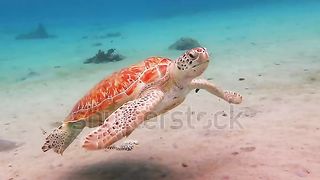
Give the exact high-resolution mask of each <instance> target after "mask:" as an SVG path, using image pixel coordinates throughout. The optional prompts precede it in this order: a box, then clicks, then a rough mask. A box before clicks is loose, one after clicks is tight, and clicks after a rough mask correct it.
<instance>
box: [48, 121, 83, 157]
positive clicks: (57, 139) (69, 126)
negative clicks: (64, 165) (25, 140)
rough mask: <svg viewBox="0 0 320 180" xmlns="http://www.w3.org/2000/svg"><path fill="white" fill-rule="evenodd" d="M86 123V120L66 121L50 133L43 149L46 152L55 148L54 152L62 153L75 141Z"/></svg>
mask: <svg viewBox="0 0 320 180" xmlns="http://www.w3.org/2000/svg"><path fill="white" fill-rule="evenodd" d="M84 124H85V123H84V121H78V122H64V123H63V124H62V125H61V126H59V127H57V128H56V129H54V130H53V131H52V132H51V133H50V134H49V136H48V137H47V138H46V141H45V143H44V145H43V146H42V151H43V152H46V151H48V150H50V149H53V151H54V152H56V153H58V154H61V155H62V153H63V152H64V150H65V149H66V148H67V147H68V146H69V145H70V144H71V143H72V142H73V141H74V139H75V138H76V137H77V136H78V135H79V134H80V132H81V131H82V129H83V128H84V127H85V125H84Z"/></svg>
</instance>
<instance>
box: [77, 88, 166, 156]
mask: <svg viewBox="0 0 320 180" xmlns="http://www.w3.org/2000/svg"><path fill="white" fill-rule="evenodd" d="M163 97H164V93H163V92H162V91H161V90H158V89H152V90H148V91H146V92H145V93H144V94H143V95H142V96H141V97H139V98H138V99H136V100H133V101H129V102H127V103H125V104H123V105H122V106H121V107H120V108H118V109H117V110H116V111H115V112H113V113H112V114H111V115H110V116H109V117H108V118H107V119H106V120H105V121H104V124H103V125H101V126H100V127H98V128H97V129H96V130H94V131H93V132H91V133H90V134H89V135H88V136H87V137H86V138H85V141H84V143H83V146H82V147H84V148H85V149H87V150H97V149H106V148H108V147H109V146H111V145H112V144H113V143H115V142H116V141H118V140H120V139H121V138H123V137H125V136H128V135H129V134H130V133H131V132H132V131H133V130H134V129H135V128H136V127H138V125H139V124H141V123H142V122H143V121H144V120H145V119H146V118H147V117H148V115H150V113H153V111H154V109H155V107H156V105H158V104H159V103H160V102H161V100H162V99H163ZM151 116H152V114H151Z"/></svg>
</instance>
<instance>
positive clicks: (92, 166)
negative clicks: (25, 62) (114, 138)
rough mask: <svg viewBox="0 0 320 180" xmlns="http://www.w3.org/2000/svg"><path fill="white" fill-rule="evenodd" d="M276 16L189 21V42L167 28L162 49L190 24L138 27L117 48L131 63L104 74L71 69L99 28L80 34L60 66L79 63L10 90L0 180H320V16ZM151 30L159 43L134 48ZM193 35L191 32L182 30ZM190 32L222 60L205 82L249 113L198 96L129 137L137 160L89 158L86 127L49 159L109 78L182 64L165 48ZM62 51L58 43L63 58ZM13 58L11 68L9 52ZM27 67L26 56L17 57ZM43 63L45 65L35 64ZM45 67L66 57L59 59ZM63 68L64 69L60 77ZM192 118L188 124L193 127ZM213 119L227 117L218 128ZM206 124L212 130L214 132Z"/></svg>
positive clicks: (4, 97) (101, 69)
mask: <svg viewBox="0 0 320 180" xmlns="http://www.w3.org/2000/svg"><path fill="white" fill-rule="evenodd" d="M280 9H281V8H280ZM272 10H273V11H274V13H273V16H272V17H268V16H264V15H265V14H263V13H261V12H260V11H258V10H257V12H251V13H247V14H244V15H243V17H247V18H241V17H240V19H241V21H240V22H239V21H236V20H230V19H232V18H230V17H224V16H223V15H219V14H213V15H211V16H209V18H208V19H210V17H212V18H211V19H212V22H211V21H209V22H207V21H206V22H202V21H200V22H196V21H192V22H194V23H199V24H197V25H195V26H192V27H186V28H184V31H181V32H179V31H178V30H176V29H174V28H172V29H170V28H169V29H166V30H165V31H166V33H170V32H172V33H171V35H168V36H166V38H163V39H161V38H159V37H158V36H157V33H160V32H161V31H160V30H159V27H161V26H163V25H167V26H168V27H170V25H172V24H175V25H177V24H176V23H177V22H186V21H189V20H190V19H189V18H188V19H184V17H179V18H181V19H179V18H176V19H172V20H170V21H166V20H159V24H160V25H159V24H148V23H145V24H143V23H141V24H139V23H138V24H134V23H133V24H129V25H127V26H125V27H122V29H121V28H119V30H123V33H124V34H126V36H128V37H127V39H125V40H121V41H120V42H119V43H118V44H117V46H118V47H123V49H124V50H123V53H125V54H126V55H127V56H128V55H129V60H128V61H123V62H119V63H113V64H110V63H109V64H103V65H99V66H95V65H88V66H87V65H82V64H81V62H79V65H74V61H76V60H75V59H81V58H83V57H86V56H85V55H84V53H83V54H81V53H80V55H81V58H80V57H79V56H80V55H79V52H82V50H83V49H85V48H86V47H85V44H88V42H82V41H79V40H78V39H79V37H81V36H80V35H86V33H88V32H89V31H90V28H88V29H89V30H88V29H86V30H84V32H82V33H81V32H78V34H77V33H75V34H76V35H79V34H80V35H79V36H78V37H77V38H78V39H77V38H74V39H77V41H73V39H72V38H70V39H68V40H65V41H66V42H65V43H63V46H66V48H64V50H61V52H64V53H65V54H63V53H62V55H60V56H61V57H60V58H61V59H67V57H70V58H73V60H71V61H70V62H67V63H66V62H64V63H65V64H63V63H60V62H59V61H54V60H52V61H50V63H49V65H48V66H43V67H33V68H34V69H36V70H37V68H38V69H44V67H45V68H48V67H51V70H50V71H47V69H45V70H43V71H40V70H39V73H40V74H41V75H40V76H39V77H33V78H30V79H27V80H23V81H14V82H13V83H9V82H7V81H5V82H3V83H2V84H1V86H0V88H1V91H0V97H1V104H0V109H1V119H0V127H1V131H0V145H1V146H0V167H1V169H0V179H41V180H42V179H60V180H61V179H221V180H229V179H230V180H231V179H232V180H233V179H244V180H248V179H250V180H251V179H264V180H275V179H283V180H288V179H290V180H293V179H313V180H317V179H320V153H319V152H320V141H319V139H320V122H319V121H320V111H319V105H320V103H319V102H320V88H319V87H320V54H319V52H320V39H319V37H320V36H319V35H320V27H319V24H320V18H315V17H320V16H319V13H318V12H317V11H316V8H315V7H313V6H311V7H305V8H301V7H292V9H290V8H289V10H291V11H292V12H291V11H289V10H287V11H288V12H291V13H292V14H295V18H292V17H291V16H290V15H287V16H286V15H283V14H281V11H280V10H278V11H277V10H274V9H272ZM281 10H283V9H281ZM297 10H301V11H302V10H304V13H303V12H301V11H297ZM269 12H270V11H269ZM238 13H239V14H241V12H234V13H233V14H232V13H231V15H230V16H232V17H233V16H234V17H236V16H239V14H238ZM259 13H260V14H259ZM289 14H290V13H289ZM251 15H254V16H251ZM316 15H317V16H316ZM198 16H201V15H198ZM193 18H194V19H197V18H198V17H197V16H195V17H193ZM224 18H225V19H224ZM217 19H219V20H217ZM293 19H294V20H293ZM201 23H202V24H201ZM200 24H201V25H202V26H200ZM142 25H144V26H147V27H148V26H150V28H151V27H153V26H154V29H157V30H155V31H153V32H152V33H151V34H148V35H145V36H148V37H153V36H154V37H155V38H154V39H151V40H150V39H149V40H148V38H146V39H145V41H146V42H143V43H141V44H140V43H139V44H138V45H137V47H135V48H130V47H133V46H134V45H135V44H134V42H137V41H136V40H137V39H139V38H142V37H143V36H144V34H143V33H141V32H139V30H138V28H137V29H134V27H137V26H142ZM185 26H187V25H186V24H184V23H182V24H181V26H180V27H185ZM196 27H203V28H196ZM126 29H130V31H129V30H127V31H125V30H126ZM179 29H180V28H179ZM182 29H183V28H182ZM117 30H118V29H117ZM288 30H290V31H288ZM57 32H59V30H57ZM65 33H66V32H65ZM186 33H189V34H191V35H192V36H194V37H196V38H198V39H199V40H200V41H201V42H204V44H205V46H206V47H207V48H208V49H209V51H211V52H212V57H213V60H212V62H211V63H210V66H209V68H208V70H207V72H206V73H205V75H204V76H205V77H206V78H210V79H212V81H213V82H215V83H216V84H217V85H219V86H220V87H222V88H223V89H228V90H233V91H237V92H239V93H241V94H242V95H243V96H244V101H243V103H242V104H240V105H234V106H230V105H229V104H227V103H225V102H223V101H221V100H219V99H218V98H217V97H214V96H212V95H210V94H208V93H207V92H205V91H204V90H200V91H199V93H194V92H193V93H190V95H189V96H188V98H187V99H186V101H185V102H184V103H183V104H182V105H180V106H179V107H177V108H175V109H174V110H172V111H171V112H169V113H167V114H165V115H164V116H162V117H161V118H157V121H155V120H152V121H151V122H150V123H151V124H152V125H154V126H155V127H154V128H150V127H149V126H148V127H149V128H148V127H146V126H142V127H141V128H139V129H137V130H136V131H134V132H133V133H132V134H131V135H130V137H129V138H130V139H136V140H138V141H139V143H140V144H139V145H138V146H137V147H136V148H135V149H133V150H132V151H130V152H119V151H96V152H86V151H84V150H83V149H82V148H81V142H82V140H83V138H84V137H85V135H86V134H87V133H88V132H89V131H90V129H88V128H87V129H85V131H84V132H83V133H82V134H81V135H80V136H79V137H78V138H77V139H76V140H75V142H74V143H73V144H72V145H71V146H70V147H69V148H68V149H67V150H66V151H65V153H64V154H63V156H60V155H57V154H55V153H53V152H51V151H50V152H47V153H43V152H42V151H41V145H42V143H43V140H44V138H45V136H44V135H43V130H44V131H51V129H52V128H54V127H56V126H57V124H58V122H59V121H61V120H63V119H64V117H65V116H66V115H67V114H68V113H69V110H70V109H71V108H72V106H73V105H74V103H75V102H76V101H77V100H78V99H79V98H80V97H81V96H82V95H83V94H84V93H85V92H86V91H87V90H88V89H90V88H91V87H92V86H93V85H94V84H95V83H96V82H98V81H99V80H100V79H101V78H103V77H104V76H105V75H106V74H109V73H111V72H112V71H113V70H112V69H110V67H112V68H113V69H119V68H121V67H124V66H126V65H127V64H130V63H133V62H136V61H137V60H139V59H141V60H142V59H144V58H145V57H148V56H151V55H164V56H168V57H170V58H175V57H177V56H178V55H179V53H180V52H172V51H168V50H167V49H166V47H167V45H169V44H170V43H171V42H172V41H173V40H175V39H177V37H179V36H178V35H180V34H186ZM133 34H136V36H135V37H132V35H133ZM202 35H203V36H202ZM130 37H131V38H130ZM204 37H206V38H204ZM152 40H153V43H154V42H157V43H154V44H152V42H151V41H152ZM53 41H54V40H53ZM59 41H61V42H63V41H64V40H59ZM148 41H150V42H148ZM61 42H57V43H59V44H60V46H61V47H63V46H62V45H61ZM126 42H128V43H126ZM13 43H14V42H9V45H10V46H13V45H12V44H13ZM90 43H91V44H92V43H94V42H93V41H92V42H90ZM121 43H122V44H123V46H121ZM74 44H78V45H77V46H76V47H74V48H75V50H70V51H69V49H72V47H73V46H74ZM150 44H152V45H154V46H151V45H150ZM22 46H25V45H22ZM52 46H54V45H52ZM60 46H59V47H60ZM106 46H108V44H107V45H106ZM139 48H140V49H142V50H141V51H139V50H137V49H139ZM13 49H14V48H13ZM18 49H19V48H18ZM94 51H95V50H94V49H93V48H92V49H89V50H88V51H87V52H91V53H92V52H94ZM21 54H22V52H21ZM76 54H77V56H76ZM4 55H5V56H8V57H9V53H8V52H4ZM21 56H22V55H19V53H18V54H16V55H15V56H14V58H15V59H19V57H21ZM39 56H40V57H41V58H43V57H45V56H46V54H40V55H37V56H35V55H33V57H39ZM47 56H48V59H57V58H59V57H58V55H57V54H55V53H53V55H52V56H50V53H48V55H47ZM75 56H76V57H75ZM130 57H132V58H130ZM27 58H32V55H30V56H29V57H27ZM4 59H7V57H6V58H4ZM17 62H19V61H17ZM129 62H130V63H129ZM2 63H3V66H2V68H3V69H5V67H4V65H6V67H7V68H9V69H10V68H13V69H11V70H12V71H14V70H15V68H16V69H20V68H22V67H15V66H14V63H15V62H13V64H9V63H8V62H7V61H6V62H2ZM61 64H63V65H61ZM55 65H61V68H59V69H56V68H52V67H53V66H55ZM17 66H18V65H17ZM25 69H27V67H25ZM8 71H10V70H8ZM46 71H47V73H46ZM17 74H18V75H20V74H19V73H17ZM21 74H23V73H21ZM48 74H49V75H48ZM2 77H5V79H6V80H8V81H9V80H16V79H19V77H7V76H6V75H3V76H2ZM239 78H243V79H244V80H242V79H241V81H240V80H239ZM230 110H232V112H231V111H230ZM177 112H178V113H177ZM186 112H191V113H190V114H189V116H188V115H186ZM221 112H224V113H221ZM222 114H223V116H222ZM215 115H219V116H218V119H217V120H216V121H215V120H214V117H215ZM177 117H178V119H181V120H183V121H182V122H183V123H182V126H181V127H178V124H177V122H176V121H173V120H172V119H173V118H177ZM232 117H233V118H232ZM209 122H212V124H211V126H210V127H207V126H208V123H209ZM149 125H150V124H149ZM179 125H180V124H179Z"/></svg>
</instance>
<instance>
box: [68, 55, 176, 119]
mask: <svg viewBox="0 0 320 180" xmlns="http://www.w3.org/2000/svg"><path fill="white" fill-rule="evenodd" d="M171 62H172V61H171V60H170V59H167V58H162V57H150V58H148V59H146V60H145V61H142V62H140V63H139V64H136V65H132V66H130V67H128V68H124V69H122V70H120V71H118V72H115V73H113V74H111V75H110V76H108V77H106V78H105V79H103V80H102V81H100V82H99V83H98V84H97V85H96V86H95V87H94V88H93V89H91V90H90V91H89V92H88V93H87V94H86V95H85V96H84V97H83V98H81V99H80V100H79V101H78V102H77V103H76V105H75V106H74V108H73V109H72V111H71V112H70V114H69V116H68V117H67V119H66V120H65V121H78V120H87V119H88V118H89V117H90V116H92V115H94V114H96V113H99V112H101V111H106V110H108V109H110V111H114V110H115V108H117V107H119V106H120V105H122V104H123V103H125V102H127V101H129V100H132V99H134V98H136V97H137V95H139V94H140V92H142V91H143V89H144V88H146V87H149V86H152V85H154V84H157V83H158V82H163V81H166V80H167V79H168V78H169V71H168V69H169V68H168V67H169V65H170V64H171Z"/></svg>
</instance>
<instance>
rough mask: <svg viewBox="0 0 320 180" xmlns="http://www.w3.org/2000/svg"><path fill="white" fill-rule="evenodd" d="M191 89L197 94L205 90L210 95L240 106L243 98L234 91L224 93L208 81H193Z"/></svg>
mask: <svg viewBox="0 0 320 180" xmlns="http://www.w3.org/2000/svg"><path fill="white" fill-rule="evenodd" d="M190 89H196V92H198V91H199V89H205V90H207V91H208V92H209V93H211V94H214V95H216V96H218V97H219V98H222V99H223V100H225V101H227V102H229V103H232V104H240V103H241V102H242V96H241V95H240V94H238V93H236V92H232V91H224V90H222V89H220V88H219V87H217V86H215V85H214V84H213V83H211V82H209V81H208V80H206V79H194V80H192V82H191V84H190Z"/></svg>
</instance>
